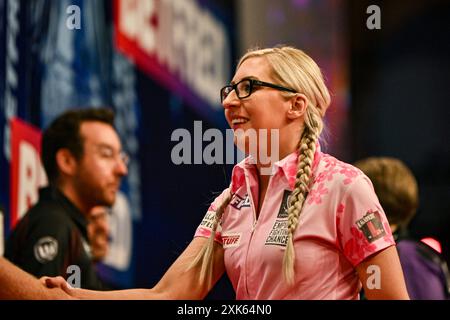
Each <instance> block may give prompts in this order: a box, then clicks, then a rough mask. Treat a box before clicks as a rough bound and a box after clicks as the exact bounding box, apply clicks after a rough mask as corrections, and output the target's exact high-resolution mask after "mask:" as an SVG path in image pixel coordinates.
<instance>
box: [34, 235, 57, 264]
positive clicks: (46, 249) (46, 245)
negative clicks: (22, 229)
mask: <svg viewBox="0 0 450 320" xmlns="http://www.w3.org/2000/svg"><path fill="white" fill-rule="evenodd" d="M57 254H58V241H57V240H56V239H55V238H52V237H43V238H41V239H39V240H38V242H37V243H36V244H35V245H34V257H35V258H36V260H37V261H39V262H40V263H47V262H50V261H52V260H53V259H55V257H56V255H57Z"/></svg>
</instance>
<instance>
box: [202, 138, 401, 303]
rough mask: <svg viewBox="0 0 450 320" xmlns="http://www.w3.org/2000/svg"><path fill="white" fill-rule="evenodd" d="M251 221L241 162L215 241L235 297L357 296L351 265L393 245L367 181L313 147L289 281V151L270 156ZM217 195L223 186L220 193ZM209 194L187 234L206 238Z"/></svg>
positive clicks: (253, 193)
mask: <svg viewBox="0 0 450 320" xmlns="http://www.w3.org/2000/svg"><path fill="white" fill-rule="evenodd" d="M275 166H276V167H277V168H276V169H277V170H276V171H275V174H274V175H273V176H272V177H271V178H270V182H269V187H268V190H267V193H266V197H265V200H264V204H263V206H262V208H261V211H260V215H259V218H258V219H257V220H256V211H255V206H256V205H257V201H258V199H256V198H257V196H258V178H257V172H256V168H255V166H254V165H251V164H249V163H248V159H245V160H244V161H242V162H241V163H239V164H238V165H236V166H235V167H234V169H233V175H232V183H231V190H232V193H233V198H232V200H231V202H230V204H229V205H228V207H227V208H226V210H225V212H224V215H223V217H222V221H221V225H220V226H219V228H218V232H217V234H216V241H218V242H219V243H221V244H222V245H223V247H224V251H225V266H226V271H227V274H228V276H229V278H230V280H231V282H232V284H233V287H234V289H235V292H236V298H237V299H358V298H359V291H360V289H361V284H360V282H359V278H358V276H357V274H356V271H355V269H354V267H355V266H357V265H358V264H359V263H360V262H361V261H363V260H364V259H365V258H367V257H369V256H370V255H372V254H374V253H376V252H379V251H381V250H383V249H385V248H387V247H389V246H391V245H394V244H395V242H394V239H393V237H392V233H391V230H390V228H389V224H388V222H387V219H386V216H385V214H384V212H383V209H382V208H381V205H380V204H379V201H378V199H377V197H376V195H375V192H374V190H373V187H372V184H371V182H370V180H369V179H368V178H367V177H366V176H365V175H364V174H363V173H362V172H361V171H360V170H358V169H357V168H355V167H353V166H351V165H349V164H346V163H344V162H341V161H339V160H337V159H335V158H333V157H332V156H330V155H327V154H324V153H322V152H321V151H320V147H319V148H318V150H317V151H316V154H315V160H314V163H313V177H312V179H313V184H312V185H311V187H310V192H309V195H308V197H307V199H306V201H305V205H304V207H303V210H302V212H301V215H300V222H299V225H298V227H297V229H296V231H295V234H294V248H295V283H294V285H293V286H291V287H290V286H288V285H287V284H286V283H285V281H284V279H283V271H282V261H283V255H284V251H285V243H286V238H287V234H286V231H285V230H286V224H287V211H286V208H287V197H288V196H289V195H290V192H291V191H292V188H293V187H294V183H295V173H296V171H297V153H293V154H291V155H289V156H287V157H286V158H284V159H282V160H280V161H278V162H277V163H276V164H275ZM224 192H225V191H224ZM223 194H224V193H222V194H221V195H220V196H219V197H217V198H216V199H215V200H214V202H213V204H212V205H211V208H210V210H208V213H207V216H205V217H206V218H207V219H206V220H205V219H204V221H203V222H202V224H201V225H200V226H199V227H198V229H197V231H196V233H195V236H201V237H207V236H209V235H210V232H211V231H210V230H211V229H210V225H211V224H210V223H209V222H208V221H210V220H211V216H214V208H215V207H216V206H218V204H219V203H220V202H221V199H222V197H223Z"/></svg>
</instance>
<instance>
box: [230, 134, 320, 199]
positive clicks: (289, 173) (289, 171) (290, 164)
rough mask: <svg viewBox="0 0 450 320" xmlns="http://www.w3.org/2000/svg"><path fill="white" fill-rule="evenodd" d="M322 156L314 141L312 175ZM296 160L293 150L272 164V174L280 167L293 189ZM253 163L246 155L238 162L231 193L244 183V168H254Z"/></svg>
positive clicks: (233, 175) (296, 156)
mask: <svg viewBox="0 0 450 320" xmlns="http://www.w3.org/2000/svg"><path fill="white" fill-rule="evenodd" d="M321 158H322V151H321V148H320V144H319V142H317V143H316V151H315V153H314V161H313V165H312V172H313V175H314V173H315V171H316V169H317V166H318V164H319V162H320V159H321ZM297 161H298V151H294V152H292V153H291V154H289V155H287V156H286V157H284V158H283V159H281V160H279V161H277V162H275V163H274V166H273V174H274V175H275V174H277V172H278V171H279V169H281V171H282V173H283V174H284V175H285V177H286V179H287V181H288V183H289V186H290V188H291V190H293V189H294V186H295V176H296V174H297ZM254 169H255V164H254V162H253V161H252V158H251V157H250V156H248V157H247V158H245V159H244V160H242V161H241V162H239V163H238V164H237V165H236V166H235V167H234V169H233V173H232V179H231V181H232V193H234V192H235V191H236V190H237V189H239V187H241V186H242V185H244V183H245V170H254Z"/></svg>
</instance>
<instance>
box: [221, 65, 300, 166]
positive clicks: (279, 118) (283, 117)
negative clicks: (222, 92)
mask: <svg viewBox="0 0 450 320" xmlns="http://www.w3.org/2000/svg"><path fill="white" fill-rule="evenodd" d="M270 70H271V68H270V65H269V63H268V61H267V59H266V58H264V57H254V58H249V59H247V60H245V61H244V62H243V63H242V64H241V66H240V67H239V69H238V70H237V71H236V74H235V75H234V77H233V79H232V81H231V84H235V83H238V82H239V81H241V80H242V79H248V78H250V79H256V80H260V81H264V82H269V83H273V84H279V83H277V82H276V81H275V80H274V79H273V78H272V77H271V76H270ZM291 104H292V102H291V101H290V99H286V98H285V97H283V96H282V92H281V91H280V90H277V89H274V88H270V87H259V86H255V87H254V88H253V91H252V93H251V94H250V96H248V97H246V98H243V99H239V98H238V97H237V94H236V92H235V90H233V91H232V92H230V94H229V95H228V96H227V97H226V98H225V100H224V101H223V107H224V108H225V117H226V119H227V122H228V124H229V126H230V127H231V128H232V129H233V130H234V132H235V143H236V144H237V147H238V148H239V149H241V150H242V151H243V152H244V153H245V154H252V155H253V156H255V154H259V155H261V152H263V153H264V154H266V155H271V156H276V154H278V149H279V144H280V139H279V137H281V136H282V134H283V133H282V132H283V128H285V127H287V125H288V123H289V121H288V117H287V111H288V110H289V108H290V107H291ZM261 129H267V130H265V131H262V130H261ZM255 140H256V141H255ZM253 148H255V149H253ZM257 158H258V156H257ZM258 159H259V158H258Z"/></svg>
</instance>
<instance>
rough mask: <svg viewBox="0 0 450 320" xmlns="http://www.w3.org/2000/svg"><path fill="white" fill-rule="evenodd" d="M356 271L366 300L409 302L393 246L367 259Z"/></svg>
mask: <svg viewBox="0 0 450 320" xmlns="http://www.w3.org/2000/svg"><path fill="white" fill-rule="evenodd" d="M356 270H357V271H358V275H359V279H360V280H361V283H362V285H363V287H364V293H365V295H366V297H367V299H378V300H384V299H386V300H387V299H394V300H409V296H408V291H407V289H406V284H405V280H404V278H403V271H402V267H401V264H400V259H399V258H398V253H397V249H396V247H395V246H390V247H388V248H386V249H384V250H382V251H380V252H378V253H376V254H374V255H372V256H370V257H368V258H367V259H365V260H364V261H363V262H361V263H360V264H359V265H358V266H357V267H356Z"/></svg>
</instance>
